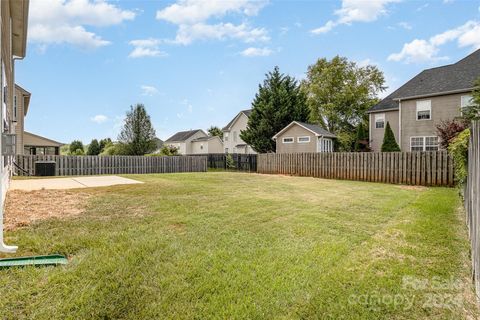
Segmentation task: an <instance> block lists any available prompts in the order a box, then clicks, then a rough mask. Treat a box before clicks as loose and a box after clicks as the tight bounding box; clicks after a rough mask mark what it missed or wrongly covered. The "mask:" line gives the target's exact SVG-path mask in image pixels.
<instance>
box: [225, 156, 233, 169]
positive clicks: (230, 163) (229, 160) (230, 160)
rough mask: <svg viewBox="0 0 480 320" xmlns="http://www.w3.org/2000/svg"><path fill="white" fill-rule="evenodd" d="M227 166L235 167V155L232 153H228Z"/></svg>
mask: <svg viewBox="0 0 480 320" xmlns="http://www.w3.org/2000/svg"><path fill="white" fill-rule="evenodd" d="M225 166H226V167H227V169H235V161H233V157H232V155H231V154H227V155H226V157H225Z"/></svg>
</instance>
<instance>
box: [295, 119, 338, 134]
mask: <svg viewBox="0 0 480 320" xmlns="http://www.w3.org/2000/svg"><path fill="white" fill-rule="evenodd" d="M295 122H296V123H298V124H299V125H301V126H304V127H305V128H307V129H309V130H311V131H313V132H315V133H316V134H318V135H320V136H325V137H333V138H335V137H336V136H335V135H334V134H333V133H330V132H329V131H328V130H325V129H323V128H322V127H320V126H318V125H316V124H310V123H306V122H300V121H295Z"/></svg>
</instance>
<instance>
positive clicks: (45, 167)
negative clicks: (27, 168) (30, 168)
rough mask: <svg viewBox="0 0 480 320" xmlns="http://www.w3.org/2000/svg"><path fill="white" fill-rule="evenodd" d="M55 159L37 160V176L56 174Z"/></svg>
mask: <svg viewBox="0 0 480 320" xmlns="http://www.w3.org/2000/svg"><path fill="white" fill-rule="evenodd" d="M56 166H57V164H56V162H55V161H37V162H35V175H36V176H43V177H45V176H54V175H55V169H56Z"/></svg>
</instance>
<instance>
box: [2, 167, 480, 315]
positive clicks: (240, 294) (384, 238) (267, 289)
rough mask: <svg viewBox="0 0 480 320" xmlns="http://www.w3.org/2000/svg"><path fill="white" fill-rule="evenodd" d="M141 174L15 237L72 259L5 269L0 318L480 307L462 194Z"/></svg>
mask: <svg viewBox="0 0 480 320" xmlns="http://www.w3.org/2000/svg"><path fill="white" fill-rule="evenodd" d="M132 178H135V179H139V180H142V181H144V182H145V184H142V185H128V186H114V187H109V188H99V189H88V190H87V191H88V192H91V193H92V194H93V195H94V196H93V197H91V198H90V200H89V203H87V204H86V206H87V211H86V213H85V214H84V215H82V216H78V217H76V218H71V219H68V220H65V219H64V220H58V219H50V220H45V221H41V222H38V223H36V224H33V225H31V226H29V227H26V228H22V229H18V230H15V231H13V232H9V233H8V234H7V241H8V243H15V244H18V245H19V246H20V251H19V252H18V255H22V254H23V255H26V254H47V253H57V252H58V253H63V254H66V255H68V256H69V257H70V259H71V261H70V264H69V265H68V266H65V267H56V268H37V269H35V268H24V269H10V270H2V271H0V310H1V313H0V318H5V319H463V318H468V317H471V318H472V319H473V318H476V316H477V310H476V307H475V306H474V303H473V302H474V299H473V298H472V297H473V291H472V287H471V284H470V270H469V266H470V262H469V249H468V248H469V247H468V242H467V237H466V230H465V227H464V222H463V221H462V215H461V213H460V212H459V210H458V209H459V207H460V205H461V204H460V201H459V199H458V196H457V194H456V191H455V190H454V189H445V188H431V189H427V188H422V189H406V188H402V187H400V186H395V185H384V184H372V183H362V182H351V181H334V180H321V179H313V178H299V177H284V176H269V175H256V174H245V173H227V172H209V173H199V174H163V175H138V176H132ZM85 190H86V189H83V190H82V192H85ZM405 279H407V280H408V281H409V282H405ZM409 279H410V280H409ZM412 279H413V280H415V281H416V282H415V284H416V286H413V285H411V284H412V283H413V282H412ZM454 281H457V282H458V283H457V282H454ZM447 282H448V283H447ZM445 283H447V284H450V285H448V286H446V288H445V286H444V287H441V286H439V285H438V284H445ZM453 283H455V284H457V285H456V286H453V285H452V284H453ZM421 284H423V285H422V286H421Z"/></svg>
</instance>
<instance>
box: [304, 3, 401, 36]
mask: <svg viewBox="0 0 480 320" xmlns="http://www.w3.org/2000/svg"><path fill="white" fill-rule="evenodd" d="M398 1H400V0H369V1H364V0H343V1H342V7H341V8H340V9H338V10H336V11H335V15H336V16H338V18H337V20H335V21H334V20H330V21H328V22H327V23H326V24H325V25H323V26H322V27H319V28H316V29H313V30H311V32H312V33H314V34H322V33H327V32H329V31H331V30H332V29H333V28H335V27H336V26H338V25H341V24H347V25H350V24H352V23H354V22H372V21H375V20H377V19H378V18H379V17H381V16H383V15H385V14H387V8H386V7H387V5H388V4H390V3H393V2H398Z"/></svg>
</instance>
